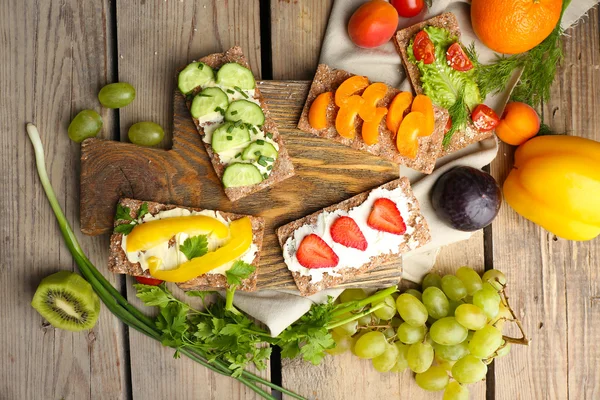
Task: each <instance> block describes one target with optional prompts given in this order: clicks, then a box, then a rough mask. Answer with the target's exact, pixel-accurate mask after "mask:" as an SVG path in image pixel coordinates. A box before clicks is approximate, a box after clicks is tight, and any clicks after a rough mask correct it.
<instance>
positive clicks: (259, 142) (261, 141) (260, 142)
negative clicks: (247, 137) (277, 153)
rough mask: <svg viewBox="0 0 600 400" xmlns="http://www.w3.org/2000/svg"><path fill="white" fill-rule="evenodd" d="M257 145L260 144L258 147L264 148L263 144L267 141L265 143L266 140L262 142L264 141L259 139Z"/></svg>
mask: <svg viewBox="0 0 600 400" xmlns="http://www.w3.org/2000/svg"><path fill="white" fill-rule="evenodd" d="M256 144H258V145H260V146H262V145H263V144H265V141H264V140H262V139H258V140H257V141H256Z"/></svg>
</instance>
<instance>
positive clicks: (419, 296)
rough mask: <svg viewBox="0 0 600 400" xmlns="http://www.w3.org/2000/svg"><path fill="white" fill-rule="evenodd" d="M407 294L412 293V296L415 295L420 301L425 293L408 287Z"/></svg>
mask: <svg viewBox="0 0 600 400" xmlns="http://www.w3.org/2000/svg"><path fill="white" fill-rule="evenodd" d="M404 293H406V294H410V295H411V296H415V297H416V298H417V299H419V301H423V294H422V293H421V292H419V291H418V290H417V289H408V290H407V291H406V292H404Z"/></svg>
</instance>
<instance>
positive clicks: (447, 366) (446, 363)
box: [435, 355, 456, 372]
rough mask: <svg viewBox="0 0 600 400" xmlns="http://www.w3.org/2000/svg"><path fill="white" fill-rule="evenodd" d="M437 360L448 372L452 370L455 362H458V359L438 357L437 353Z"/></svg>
mask: <svg viewBox="0 0 600 400" xmlns="http://www.w3.org/2000/svg"><path fill="white" fill-rule="evenodd" d="M435 361H436V362H437V364H438V365H439V366H440V367H442V368H444V369H445V370H446V371H448V372H452V367H453V366H454V364H456V361H448V360H442V359H441V358H438V356H437V355H436V356H435Z"/></svg>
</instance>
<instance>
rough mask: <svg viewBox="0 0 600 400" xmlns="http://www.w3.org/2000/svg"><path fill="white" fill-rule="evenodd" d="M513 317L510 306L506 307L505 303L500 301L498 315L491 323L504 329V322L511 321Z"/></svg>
mask: <svg viewBox="0 0 600 400" xmlns="http://www.w3.org/2000/svg"><path fill="white" fill-rule="evenodd" d="M512 319H513V316H512V314H511V312H510V310H509V309H508V307H506V306H505V305H504V303H503V302H502V301H500V306H499V307H498V315H496V317H494V318H493V319H492V320H491V321H490V325H494V326H496V328H498V329H499V330H502V327H503V326H504V322H505V321H510V320H512Z"/></svg>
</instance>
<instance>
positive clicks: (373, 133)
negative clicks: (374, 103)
mask: <svg viewBox="0 0 600 400" xmlns="http://www.w3.org/2000/svg"><path fill="white" fill-rule="evenodd" d="M363 107H364V106H363ZM387 113H388V109H387V108H385V107H377V108H376V109H375V118H373V119H370V120H368V121H365V122H364V123H363V126H362V138H363V140H364V142H365V144H366V145H367V146H371V145H373V144H376V143H377V142H379V125H381V120H382V119H383V117H385V115H386V114H387Z"/></svg>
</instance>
